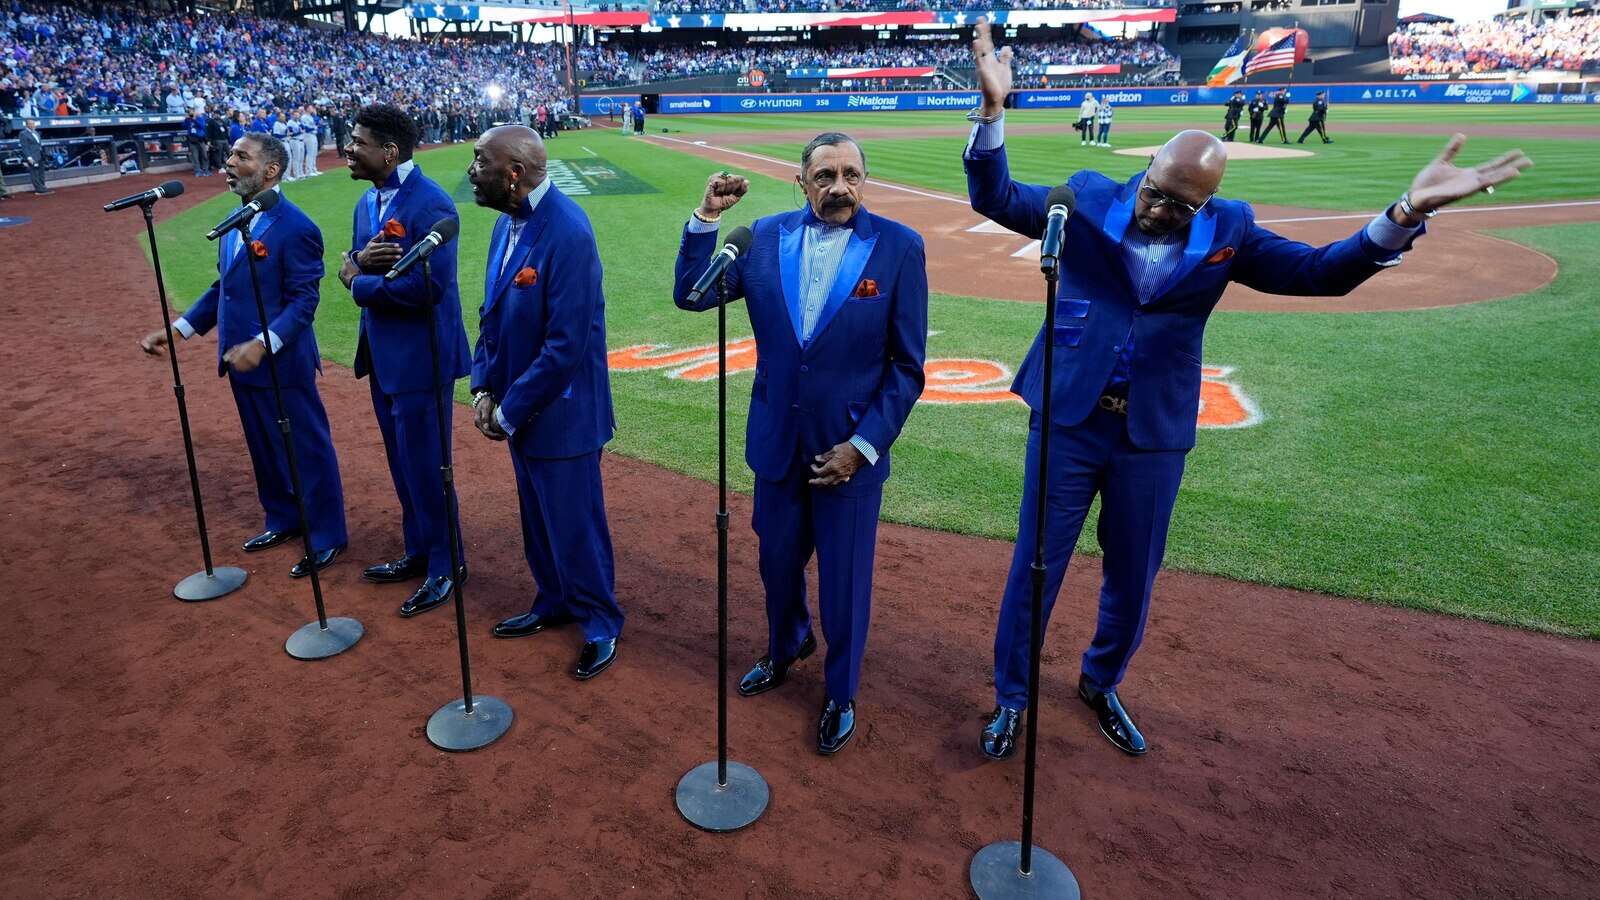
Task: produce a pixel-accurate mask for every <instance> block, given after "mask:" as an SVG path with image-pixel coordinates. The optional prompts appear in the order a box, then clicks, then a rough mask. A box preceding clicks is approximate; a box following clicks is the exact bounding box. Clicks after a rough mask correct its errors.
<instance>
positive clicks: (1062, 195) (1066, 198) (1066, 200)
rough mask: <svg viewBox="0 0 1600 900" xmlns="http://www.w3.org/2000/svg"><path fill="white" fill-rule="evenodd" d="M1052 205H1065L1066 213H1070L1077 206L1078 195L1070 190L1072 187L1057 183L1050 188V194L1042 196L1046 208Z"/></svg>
mask: <svg viewBox="0 0 1600 900" xmlns="http://www.w3.org/2000/svg"><path fill="white" fill-rule="evenodd" d="M1052 206H1065V207H1066V208H1067V214H1068V215H1071V214H1072V212H1073V210H1075V209H1077V208H1078V195H1077V194H1074V193H1073V192H1072V188H1070V187H1067V186H1066V185H1064V184H1058V185H1056V186H1055V187H1053V188H1051V189H1050V195H1049V196H1047V197H1045V198H1044V208H1045V209H1047V210H1048V209H1049V208H1050V207H1052Z"/></svg>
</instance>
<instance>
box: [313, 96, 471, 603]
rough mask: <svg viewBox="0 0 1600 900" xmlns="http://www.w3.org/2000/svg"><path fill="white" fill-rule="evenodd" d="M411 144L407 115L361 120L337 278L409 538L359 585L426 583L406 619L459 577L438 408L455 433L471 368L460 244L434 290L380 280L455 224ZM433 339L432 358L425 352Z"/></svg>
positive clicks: (413, 130)
mask: <svg viewBox="0 0 1600 900" xmlns="http://www.w3.org/2000/svg"><path fill="white" fill-rule="evenodd" d="M416 145H417V126H416V124H415V123H414V122H413V121H412V120H411V117H410V116H408V115H406V113H405V111H404V110H402V109H400V108H398V107H395V106H391V105H389V104H374V105H372V106H368V107H365V108H364V109H362V110H361V111H360V112H359V113H357V115H356V124H355V129H354V130H353V131H352V133H351V136H350V143H349V145H348V146H347V147H346V148H345V152H346V165H347V166H348V167H349V169H350V177H351V178H353V179H356V180H361V181H370V182H372V188H371V189H370V190H368V191H367V192H366V193H364V194H362V195H361V199H360V200H358V201H356V209H355V220H354V223H353V226H352V227H353V234H352V236H351V241H350V252H349V253H346V254H345V255H344V265H343V267H342V268H341V269H340V270H339V279H340V280H341V281H343V282H344V284H345V286H346V287H347V288H349V289H350V295H351V297H352V298H353V299H354V300H355V303H356V305H357V306H359V307H361V324H360V332H359V335H358V337H357V341H356V358H355V373H356V377H357V378H366V379H367V381H368V384H369V385H370V386H371V388H372V408H373V411H374V412H375V413H376V414H377V416H378V430H379V431H380V432H381V433H382V434H383V449H384V452H385V454H386V455H387V456H388V459H389V474H390V476H391V477H392V478H393V480H394V490H395V493H396V494H397V495H398V496H399V498H400V523H401V532H402V534H403V535H404V537H405V553H404V554H403V555H402V556H401V557H400V558H399V559H395V560H392V561H389V562H383V563H378V564H377V565H373V566H369V567H368V568H367V569H366V571H365V572H363V573H362V575H363V577H365V578H366V579H367V580H368V581H375V582H378V583H380V584H390V583H397V582H403V581H410V580H413V579H415V578H419V577H420V578H422V579H423V582H422V586H421V587H419V588H417V590H416V592H415V593H414V594H412V595H411V597H410V599H408V600H406V601H405V602H404V603H403V604H401V605H400V615H401V616H404V617H407V618H409V617H411V616H414V615H417V614H418V613H422V612H427V611H428V610H430V609H433V608H434V607H436V606H439V605H441V604H443V603H444V602H445V601H446V600H448V599H449V598H450V592H451V590H452V588H453V586H454V579H456V578H458V577H460V575H459V573H456V572H453V571H451V553H450V540H449V532H450V523H449V519H448V510H447V509H446V504H445V499H444V497H445V495H444V476H443V472H442V466H444V465H445V463H446V462H448V458H447V457H446V456H444V455H443V452H442V450H441V448H440V446H439V415H438V409H439V401H440V398H441V397H442V398H443V401H444V414H445V423H444V424H445V429H446V431H447V432H448V431H449V428H450V420H451V418H452V416H453V412H452V411H453V410H454V408H455V383H456V379H458V378H463V377H465V376H466V375H467V373H468V372H469V371H470V360H471V353H470V351H469V350H468V349H467V331H466V328H465V326H464V325H463V324H462V321H461V294H460V291H459V289H458V288H457V286H456V246H457V244H456V242H455V241H451V242H449V243H447V244H444V245H443V246H441V247H439V248H438V249H437V250H435V251H434V252H433V254H432V255H431V256H430V257H429V258H428V264H429V267H430V268H431V269H432V273H433V279H432V283H431V285H430V283H429V282H428V280H427V279H425V278H424V277H423V267H422V266H415V267H413V268H412V269H411V270H410V271H408V272H407V273H406V274H405V275H402V276H401V277H399V278H397V279H395V280H394V281H388V280H386V279H385V278H384V273H386V272H388V271H389V269H390V268H392V267H393V266H394V264H395V263H396V262H399V260H400V257H401V256H403V255H404V254H405V252H406V250H408V249H410V248H411V247H412V246H413V245H414V244H416V242H417V241H419V240H421V239H422V238H423V237H424V236H426V235H427V234H428V232H429V231H430V230H432V228H433V226H434V225H435V224H437V223H438V222H439V221H440V220H441V219H456V218H458V217H457V214H456V205H455V202H454V201H453V200H451V199H450V195H449V194H448V193H446V192H445V190H444V188H442V187H440V186H439V185H438V184H437V183H435V182H434V181H433V179H431V178H429V177H428V176H427V175H424V174H423V172H422V167H421V166H418V165H417V164H416V162H415V161H413V160H412V158H411V154H412V151H413V149H414V148H415V147H416ZM430 304H431V305H430ZM430 318H431V319H432V320H433V321H432V323H431V326H430V323H429V319H430ZM434 335H437V340H438V346H437V348H433V347H430V346H429V341H430V340H432V339H433V336H434ZM434 349H437V350H438V354H439V372H438V375H437V376H435V374H434V371H433V361H432V354H433V351H434ZM457 550H458V551H460V548H459V547H458V548H457ZM462 559H463V560H464V559H465V555H464V554H463V555H462Z"/></svg>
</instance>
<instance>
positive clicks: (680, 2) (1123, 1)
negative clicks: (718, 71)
mask: <svg viewBox="0 0 1600 900" xmlns="http://www.w3.org/2000/svg"><path fill="white" fill-rule="evenodd" d="M1172 5H1173V0H1145V2H1138V0H750V2H746V0H659V2H657V3H656V5H655V9H656V11H657V12H661V13H751V12H762V13H796V12H869V11H874V12H881V11H888V10H937V11H948V12H980V11H987V10H1005V9H1120V8H1122V7H1125V6H1137V7H1151V6H1157V7H1160V6H1172Z"/></svg>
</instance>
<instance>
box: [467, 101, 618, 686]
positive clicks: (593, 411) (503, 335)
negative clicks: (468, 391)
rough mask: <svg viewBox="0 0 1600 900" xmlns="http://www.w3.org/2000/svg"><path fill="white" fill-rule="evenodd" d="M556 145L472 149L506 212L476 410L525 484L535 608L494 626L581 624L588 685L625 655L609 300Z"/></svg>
mask: <svg viewBox="0 0 1600 900" xmlns="http://www.w3.org/2000/svg"><path fill="white" fill-rule="evenodd" d="M546 164H547V157H546V154H545V149H544V142H543V141H541V140H540V139H539V136H538V135H537V134H535V133H534V132H533V129H531V128H528V127H527V126H525V125H502V126H500V127H498V128H491V129H490V130H489V131H487V132H485V133H484V135H483V137H481V138H479V139H478V142H477V144H476V145H474V146H473V148H472V166H471V167H470V168H468V169H467V178H468V179H470V180H471V181H472V196H473V199H474V200H476V201H477V203H478V205H479V206H487V207H489V208H490V209H495V210H499V211H500V212H501V213H502V215H501V216H500V218H499V220H498V221H496V222H495V226H494V234H493V236H492V237H491V239H490V241H489V262H488V271H487V272H485V273H484V299H483V306H482V307H481V308H480V309H479V311H478V314H479V316H480V322H479V327H478V346H477V348H476V350H475V351H474V353H473V357H472V408H473V412H474V416H475V424H476V425H477V428H478V431H479V432H481V433H482V434H483V436H484V437H486V438H488V439H490V440H493V441H507V442H509V444H510V447H511V465H512V468H513V469H514V470H515V471H516V475H517V498H518V501H519V502H520V504H521V511H522V546H523V552H524V553H526V554H527V557H528V567H529V568H530V569H532V570H533V580H534V583H535V584H536V585H537V586H538V594H537V595H536V596H535V597H534V600H533V607H532V608H531V609H529V610H528V612H526V613H524V614H523V615H520V616H513V617H512V618H509V619H506V620H505V621H504V622H501V623H500V624H498V625H496V626H495V627H494V636H495V637H498V638H516V637H526V636H528V635H534V634H538V633H539V632H541V631H543V630H545V629H546V628H550V627H554V626H558V625H568V624H577V625H579V626H581V627H582V629H583V640H584V644H583V650H582V651H581V652H580V653H579V654H578V665H577V667H576V668H575V669H574V670H573V675H575V676H576V677H577V678H578V679H579V680H580V681H582V680H587V679H590V678H593V677H595V676H596V675H599V674H600V673H601V672H604V671H605V670H606V668H607V667H609V666H610V665H611V662H612V660H614V659H616V656H617V641H618V639H619V638H620V637H621V635H622V618H623V617H622V609H621V608H620V607H618V606H617V597H616V578H615V574H614V565H613V562H612V553H611V530H610V527H609V526H608V525H607V524H606V506H605V494H604V492H603V491H602V489H601V483H600V450H601V448H602V447H604V446H605V443H606V442H607V441H609V440H611V435H612V433H613V432H614V431H615V430H616V420H615V419H614V418H613V416H612V412H611V381H610V377H609V375H608V373H607V370H606V318H605V315H606V300H605V293H604V292H603V290H602V289H601V280H602V271H601V268H600V252H599V249H598V248H597V247H596V246H595V240H594V230H593V229H592V228H591V227H590V226H589V218H588V216H586V215H584V213H583V210H582V208H580V207H579V206H578V204H576V203H574V202H573V201H572V200H571V199H569V198H568V197H567V196H566V195H565V194H563V193H561V191H560V190H559V189H557V188H556V186H555V185H554V184H553V183H551V181H550V179H549V177H548V176H547V175H546Z"/></svg>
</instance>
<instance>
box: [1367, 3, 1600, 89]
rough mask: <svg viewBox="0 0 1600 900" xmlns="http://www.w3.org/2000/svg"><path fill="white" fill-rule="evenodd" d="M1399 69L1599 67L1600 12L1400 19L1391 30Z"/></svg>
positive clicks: (1392, 59)
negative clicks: (1531, 18) (1539, 17)
mask: <svg viewBox="0 0 1600 900" xmlns="http://www.w3.org/2000/svg"><path fill="white" fill-rule="evenodd" d="M1389 68H1390V71H1392V72H1393V73H1394V74H1396V75H1464V74H1468V73H1483V72H1507V71H1531V70H1534V69H1559V70H1564V71H1570V72H1579V71H1595V70H1600V16H1593V15H1590V16H1573V17H1569V18H1559V19H1550V20H1547V21H1544V22H1532V23H1530V22H1528V21H1526V20H1523V19H1517V20H1513V21H1505V20H1500V21H1496V20H1489V21H1482V22H1466V23H1459V24H1458V23H1455V22H1434V23H1417V24H1411V25H1402V26H1401V27H1400V30H1398V31H1396V32H1395V33H1394V34H1392V35H1390V36H1389Z"/></svg>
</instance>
